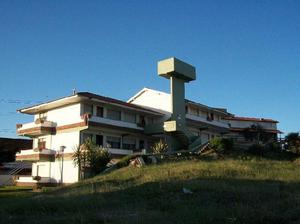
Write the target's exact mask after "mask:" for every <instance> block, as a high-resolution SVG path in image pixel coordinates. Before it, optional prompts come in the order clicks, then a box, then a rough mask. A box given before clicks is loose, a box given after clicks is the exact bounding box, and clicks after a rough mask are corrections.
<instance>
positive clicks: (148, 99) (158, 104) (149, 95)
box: [129, 89, 172, 113]
mask: <svg viewBox="0 0 300 224" xmlns="http://www.w3.org/2000/svg"><path fill="white" fill-rule="evenodd" d="M144 90H145V91H144V92H143V93H142V94H140V95H139V96H138V97H136V98H134V99H132V101H131V100H129V101H130V103H132V104H136V105H141V106H146V107H150V108H151V109H158V110H160V111H164V112H166V113H171V110H172V109H171V97H170V94H167V93H164V92H160V91H156V90H151V89H144Z"/></svg>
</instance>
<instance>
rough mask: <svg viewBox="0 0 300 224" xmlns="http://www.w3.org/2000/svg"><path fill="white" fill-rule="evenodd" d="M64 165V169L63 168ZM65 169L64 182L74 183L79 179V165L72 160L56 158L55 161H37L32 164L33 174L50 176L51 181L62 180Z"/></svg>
mask: <svg viewBox="0 0 300 224" xmlns="http://www.w3.org/2000/svg"><path fill="white" fill-rule="evenodd" d="M62 167H63V169H62ZM62 170H63V182H64V183H74V182H77V181H78V167H76V166H75V165H74V163H73V161H72V160H64V161H63V163H62V160H61V158H58V159H56V161H55V162H36V163H33V165H32V176H40V177H42V178H49V182H50V183H60V182H61V172H62Z"/></svg>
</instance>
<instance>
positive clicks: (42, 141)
mask: <svg viewBox="0 0 300 224" xmlns="http://www.w3.org/2000/svg"><path fill="white" fill-rule="evenodd" d="M45 148H46V140H45V139H44V138H39V139H38V149H39V150H42V149H45Z"/></svg>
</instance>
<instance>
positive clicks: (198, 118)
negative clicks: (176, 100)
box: [186, 114, 229, 129]
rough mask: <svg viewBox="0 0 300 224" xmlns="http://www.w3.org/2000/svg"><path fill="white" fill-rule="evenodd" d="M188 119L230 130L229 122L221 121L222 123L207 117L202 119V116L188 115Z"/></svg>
mask: <svg viewBox="0 0 300 224" xmlns="http://www.w3.org/2000/svg"><path fill="white" fill-rule="evenodd" d="M186 118H187V119H190V120H193V121H199V122H203V123H206V124H210V125H214V126H217V127H220V128H227V129H228V128H229V125H228V123H227V122H225V121H222V120H220V121H217V120H213V119H211V118H210V117H209V118H207V117H202V116H196V115H193V114H186Z"/></svg>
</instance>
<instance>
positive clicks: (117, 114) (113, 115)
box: [106, 109, 121, 121]
mask: <svg viewBox="0 0 300 224" xmlns="http://www.w3.org/2000/svg"><path fill="white" fill-rule="evenodd" d="M106 117H107V118H108V119H112V120H117V121H120V120H121V111H118V110H111V109H108V110H107V116H106Z"/></svg>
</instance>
